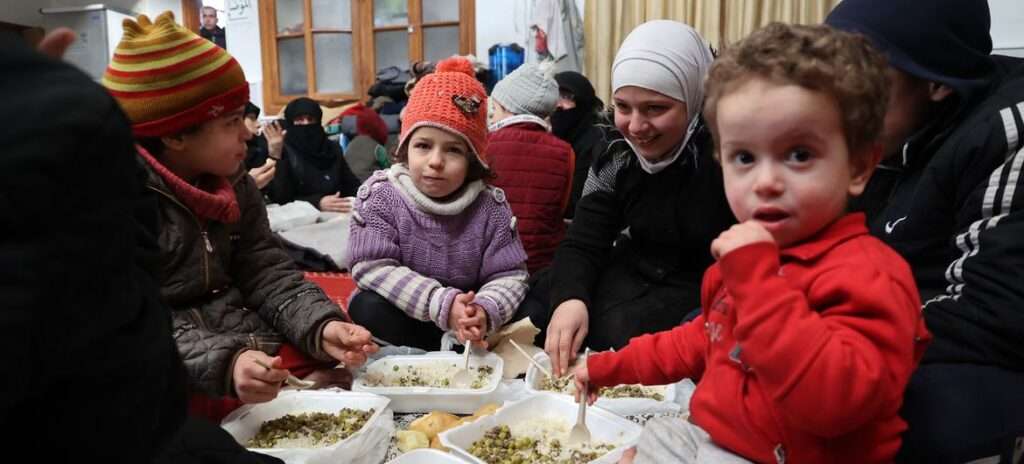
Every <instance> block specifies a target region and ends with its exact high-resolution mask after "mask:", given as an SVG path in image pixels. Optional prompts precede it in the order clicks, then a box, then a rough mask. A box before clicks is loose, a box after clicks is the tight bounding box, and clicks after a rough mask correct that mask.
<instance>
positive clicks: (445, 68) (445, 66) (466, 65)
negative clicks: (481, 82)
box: [434, 56, 476, 77]
mask: <svg viewBox="0 0 1024 464" xmlns="http://www.w3.org/2000/svg"><path fill="white" fill-rule="evenodd" d="M434 72H438V73H442V72H459V73H463V74H465V75H467V76H470V77H476V71H475V70H474V69H473V63H470V62H469V60H467V59H465V58H463V57H461V56H453V57H451V58H445V59H443V60H441V61H439V62H438V63H437V66H436V67H435V68H434Z"/></svg>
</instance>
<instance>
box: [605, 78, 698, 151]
mask: <svg viewBox="0 0 1024 464" xmlns="http://www.w3.org/2000/svg"><path fill="white" fill-rule="evenodd" d="M612 98H613V101H614V103H615V127H616V128H618V129H619V132H621V133H622V135H623V136H624V137H626V139H627V140H629V142H630V143H631V144H632V145H633V148H634V149H636V151H637V154H638V155H640V156H643V157H644V158H645V159H647V160H648V161H651V162H656V161H659V160H661V159H662V158H664V157H665V156H666V155H668V154H669V151H670V150H672V149H673V148H675V147H677V146H678V145H679V143H680V142H681V141H682V140H683V137H685V136H686V127H687V125H688V121H689V117H688V114H687V112H686V103H683V102H681V101H679V100H676V99H674V98H671V97H668V96H665V95H664V94H661V93H658V92H655V91H653V90H648V89H645V88H642V87H635V86H625V87H621V88H619V89H618V90H616V91H615V94H613V95H612Z"/></svg>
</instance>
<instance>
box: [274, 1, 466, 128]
mask: <svg viewBox="0 0 1024 464" xmlns="http://www.w3.org/2000/svg"><path fill="white" fill-rule="evenodd" d="M474 21H475V4H474V0H263V1H261V2H260V30H261V32H260V35H261V39H262V44H261V49H262V54H263V102H264V106H266V107H267V108H266V110H267V112H268V114H276V113H277V112H279V111H280V109H281V108H282V107H284V105H286V104H288V102H289V101H291V100H292V99H294V98H296V97H301V96H307V97H310V98H313V99H316V100H318V101H320V102H329V101H337V100H360V99H364V98H365V96H366V91H367V89H369V88H370V86H371V85H373V82H374V80H375V79H376V74H377V71H378V70H380V69H384V68H388V67H391V66H394V67H397V68H399V69H402V70H407V69H409V64H410V63H411V62H414V61H419V60H429V61H435V62H436V61H437V60H439V59H442V58H446V57H448V56H451V55H454V54H462V55H464V54H467V53H473V52H474V50H475V47H476V40H475V35H476V28H475V26H474Z"/></svg>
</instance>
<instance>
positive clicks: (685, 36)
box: [612, 20, 714, 174]
mask: <svg viewBox="0 0 1024 464" xmlns="http://www.w3.org/2000/svg"><path fill="white" fill-rule="evenodd" d="M713 60H714V56H712V55H711V49H710V48H709V47H708V44H707V42H705V41H704V39H703V38H701V36H700V34H698V33H697V31H695V30H693V28H692V27H690V26H687V25H686V24H683V23H680V22H677V21H669V20H655V21H648V22H646V23H643V24H641V25H639V26H637V27H636V28H635V29H633V31H632V32H630V33H629V35H628V36H626V40H624V41H623V42H622V45H621V46H619V51H618V53H616V54H615V62H614V64H612V93H615V91H616V90H619V89H620V88H622V87H626V86H630V85H632V86H636V87H642V88H645V89H647V90H653V91H655V92H658V93H660V94H663V95H665V96H668V97H671V98H673V99H676V100H679V101H681V102H683V103H686V113H687V117H688V118H689V120H688V121H687V126H686V135H685V136H684V137H683V140H682V143H680V144H679V146H678V147H676V148H675V152H674V153H672V155H671V156H667V157H665V158H664V159H662V160H661V161H658V162H656V163H652V162H650V161H648V160H647V159H645V158H644V157H643V156H640V154H639V153H638V152H637V150H636V147H634V146H633V144H632V143H631V142H629V139H626V143H629V146H630V148H632V149H633V152H634V153H636V157H637V159H638V160H639V161H640V166H641V167H642V168H643V170H644V171H646V172H648V173H650V174H655V173H657V172H658V171H661V170H662V169H665V168H666V167H668V165H670V164H672V162H674V161H675V160H676V158H678V157H679V155H680V154H681V153H682V152H683V149H684V148H685V147H686V143H687V142H688V141H689V140H690V136H691V135H693V131H694V129H696V128H697V121H698V120H699V119H700V118H699V116H700V112H701V109H702V106H703V104H704V77H705V76H707V74H708V69H709V68H710V67H711V62H712V61H713Z"/></svg>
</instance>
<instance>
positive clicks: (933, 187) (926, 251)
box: [825, 0, 1024, 463]
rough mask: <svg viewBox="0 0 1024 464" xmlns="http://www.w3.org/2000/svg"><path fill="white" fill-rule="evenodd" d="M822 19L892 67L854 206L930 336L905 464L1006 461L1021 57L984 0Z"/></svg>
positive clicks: (1019, 182)
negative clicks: (872, 166) (877, 161)
mask: <svg viewBox="0 0 1024 464" xmlns="http://www.w3.org/2000/svg"><path fill="white" fill-rule="evenodd" d="M825 22H826V23H827V24H828V25H830V26H833V27H836V28H839V29H843V30H847V31H853V32H859V33H862V34H864V35H866V36H867V37H868V39H869V40H870V41H871V42H872V43H873V44H874V45H875V46H876V47H878V48H879V49H880V50H881V51H883V52H884V53H885V54H886V55H887V56H888V58H889V64H890V70H889V71H890V82H891V85H892V92H891V93H892V97H891V98H890V100H889V108H888V113H887V115H886V121H885V127H884V129H883V134H882V142H883V145H884V149H885V150H886V151H885V154H886V155H887V158H885V159H884V160H883V162H882V164H881V166H880V169H879V170H877V171H876V172H875V175H874V177H873V178H872V179H871V182H870V183H869V184H868V186H867V190H866V192H865V196H864V198H863V199H862V201H861V203H860V207H861V208H862V209H864V210H865V211H866V212H867V213H868V223H869V226H870V228H871V231H872V233H873V234H874V235H876V236H878V237H879V238H880V239H882V240H883V241H885V242H886V243H887V244H889V245H890V246H892V247H893V248H894V249H896V251H898V252H899V253H900V254H901V255H902V256H903V257H904V258H905V259H906V260H907V261H908V262H909V263H910V265H911V269H912V270H913V272H914V277H915V280H916V281H917V285H918V288H919V289H920V292H921V301H923V302H924V317H925V322H926V324H927V326H928V329H929V330H930V331H931V332H932V334H933V335H934V340H933V341H932V343H931V346H930V347H929V348H928V350H927V351H926V352H925V355H924V359H923V360H922V362H921V365H920V367H918V369H917V371H916V372H915V373H914V376H913V377H912V378H911V381H910V384H909V385H908V387H907V392H906V398H905V402H904V406H903V410H902V415H903V417H904V419H906V420H907V422H908V424H909V429H908V430H907V432H906V433H905V434H904V437H903V442H904V446H903V449H902V451H901V453H900V455H899V457H898V458H897V461H898V462H899V461H902V462H928V463H934V462H940V463H943V462H951V463H952V462H967V461H973V460H979V462H980V461H981V460H987V459H986V458H991V457H993V456H1000V455H1001V456H1002V458H1003V461H1002V462H1010V458H1011V456H1010V454H1011V453H1012V451H1013V449H1014V442H1015V440H1018V439H1019V437H1024V393H1022V392H1024V291H1022V285H1021V284H1022V281H1021V276H1022V275H1024V238H1022V237H1024V210H1022V206H1021V205H1022V201H1024V198H1022V197H1024V177H1022V176H1019V173H1020V170H1021V166H1022V164H1024V152H1022V151H1020V149H1021V140H1022V139H1021V135H1022V134H1024V124H1022V114H1021V108H1022V107H1024V105H1022V103H1024V67H1022V64H1024V60H1021V59H1017V58H1009V57H1003V56H996V55H991V52H992V38H991V36H990V35H989V28H990V26H991V17H990V13H989V9H988V3H987V2H985V1H984V0H973V1H960V0H936V1H933V2H928V4H927V5H924V4H921V3H920V2H914V1H911V0H845V1H843V2H841V3H840V4H839V5H838V6H837V7H836V8H835V9H834V10H833V11H832V12H831V13H830V14H829V16H828V18H827V19H826V20H825Z"/></svg>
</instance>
